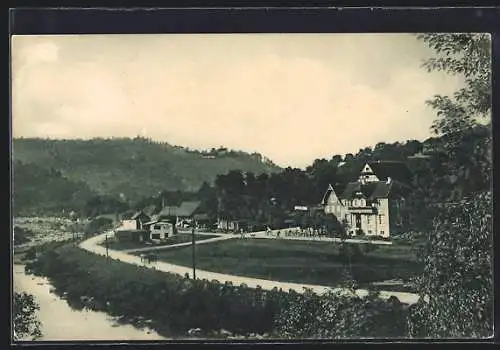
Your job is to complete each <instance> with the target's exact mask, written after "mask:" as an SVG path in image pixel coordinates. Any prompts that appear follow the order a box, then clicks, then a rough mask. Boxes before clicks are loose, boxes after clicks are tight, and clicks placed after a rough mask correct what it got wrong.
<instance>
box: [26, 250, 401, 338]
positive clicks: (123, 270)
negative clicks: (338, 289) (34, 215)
mask: <svg viewBox="0 0 500 350" xmlns="http://www.w3.org/2000/svg"><path fill="white" fill-rule="evenodd" d="M27 270H28V271H33V272H35V273H37V274H43V275H46V276H48V277H49V278H50V280H51V283H52V284H53V285H54V287H55V288H56V291H57V292H58V293H59V294H63V293H66V299H67V300H68V303H69V304H70V305H72V306H73V307H82V306H83V305H82V304H81V303H82V301H81V296H88V297H93V303H92V305H91V307H92V308H93V309H96V310H102V311H105V312H108V313H110V314H112V315H115V316H120V317H123V318H125V319H128V320H129V321H131V322H134V321H136V320H137V319H139V318H143V319H149V320H152V321H153V324H152V326H153V328H155V329H156V330H157V331H159V332H160V333H163V334H166V335H168V336H170V337H172V336H175V335H181V336H182V335H185V334H186V332H187V331H188V330H189V329H192V328H200V329H202V330H203V332H204V334H205V335H210V334H213V332H217V331H220V330H221V329H225V330H227V331H229V332H231V333H233V334H239V335H249V334H251V333H254V334H267V335H269V336H273V337H285V338H286V337H301V336H310V337H316V338H319V337H331V336H336V337H338V338H342V337H361V336H371V337H383V336H385V337H391V336H404V330H403V328H401V327H399V326H398V325H399V324H400V323H401V317H402V316H401V314H400V311H398V309H397V308H392V307H391V306H390V305H389V304H390V303H391V302H385V301H381V300H376V298H375V297H373V296H369V297H367V298H358V297H357V296H354V295H353V296H341V295H338V294H334V293H330V294H328V295H326V296H323V297H318V296H315V295H314V294H311V293H306V294H304V295H302V294H298V293H295V292H284V291H281V290H277V289H274V290H272V291H264V290H262V289H251V288H248V287H246V286H244V285H242V286H233V285H231V284H229V283H225V284H222V283H219V282H218V281H207V280H196V281H193V280H190V279H188V278H185V277H184V278H183V277H181V276H179V275H173V274H167V273H164V272H160V271H155V270H151V269H148V268H145V267H138V266H134V265H130V264H126V263H122V262H119V261H113V260H109V261H108V260H107V259H106V258H105V257H102V256H96V255H93V254H91V253H88V252H85V251H82V250H79V249H78V248H75V247H72V246H62V247H60V248H58V249H55V250H50V251H45V252H44V253H43V254H42V255H41V256H40V257H39V258H38V259H37V260H36V261H34V262H33V263H30V264H28V265H27ZM316 305H322V309H320V310H321V311H317V312H316V311H315V310H316ZM330 305H331V306H333V305H340V306H338V307H337V309H336V310H342V311H338V312H337V311H334V310H330ZM87 306H88V305H87ZM332 312H333V313H332ZM354 314H356V315H357V316H356V317H358V318H359V320H363V319H366V320H372V319H373V320H375V321H373V322H372V321H367V322H365V323H362V325H361V326H360V324H358V322H357V321H356V319H354V318H353V321H352V322H350V323H345V321H346V318H345V317H346V315H354ZM307 315H309V316H311V317H313V318H317V321H315V322H316V323H315V324H321V325H322V327H318V330H317V332H315V333H312V332H304V331H303V325H304V323H303V322H295V321H293V320H295V319H296V318H297V317H299V318H300V317H305V316H307ZM350 317H351V316H350ZM318 322H319V323H318ZM381 324H383V325H384V326H383V327H381ZM403 324H404V322H403ZM386 325H389V326H386ZM384 327H387V329H385V328H384ZM330 328H331V331H330V333H329V332H328V331H327V330H328V329H330ZM331 332H336V333H331Z"/></svg>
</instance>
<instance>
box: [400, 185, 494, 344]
mask: <svg viewBox="0 0 500 350" xmlns="http://www.w3.org/2000/svg"><path fill="white" fill-rule="evenodd" d="M491 207H492V196H491V193H483V194H479V195H476V196H475V198H473V199H472V200H468V201H466V202H464V203H460V204H457V205H450V206H448V207H447V208H446V209H445V210H443V211H442V212H441V213H440V214H439V216H438V217H437V218H436V219H435V222H434V231H433V232H432V234H431V235H430V237H429V241H428V242H427V243H426V249H425V250H424V254H422V256H421V260H422V262H423V263H424V266H425V268H424V272H423V274H422V275H421V276H419V278H418V279H417V281H416V282H417V286H418V288H419V293H420V295H421V297H422V299H423V300H422V301H421V302H420V303H419V304H417V305H416V306H415V307H414V309H413V310H412V313H411V318H410V335H411V336H413V337H433V338H440V337H454V338H455V337H467V338H475V337H487V336H491V335H492V334H493V274H492V267H493V266H492V263H493V260H492V251H493V240H492V215H491V211H492V210H491ZM457 320H467V321H466V322H457Z"/></svg>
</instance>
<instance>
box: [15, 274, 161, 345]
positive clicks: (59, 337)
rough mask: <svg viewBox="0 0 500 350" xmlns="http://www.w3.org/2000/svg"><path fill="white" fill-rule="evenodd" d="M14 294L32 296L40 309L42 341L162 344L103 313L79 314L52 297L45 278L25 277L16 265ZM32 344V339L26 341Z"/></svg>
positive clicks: (157, 337) (148, 332) (155, 337)
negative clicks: (120, 341)
mask: <svg viewBox="0 0 500 350" xmlns="http://www.w3.org/2000/svg"><path fill="white" fill-rule="evenodd" d="M13 283H14V290H16V291H25V292H26V293H29V294H33V295H34V296H35V299H36V301H37V302H38V304H39V305H40V310H39V312H38V318H39V320H40V322H41V323H42V327H41V328H42V329H41V330H42V333H43V337H42V338H39V339H37V340H40V341H64V340H70V341H75V340H76V341H78V340H117V341H119V340H162V339H165V338H164V337H162V336H160V335H158V333H156V332H155V331H152V330H147V329H144V330H140V329H137V328H135V327H133V326H131V325H121V324H120V325H119V324H117V323H116V322H115V319H114V318H113V317H111V316H109V315H107V314H106V313H104V312H95V311H78V310H73V309H71V308H70V307H69V305H68V304H67V302H66V301H65V300H63V299H61V298H59V297H58V296H56V295H55V294H53V293H51V292H50V290H51V288H52V286H51V285H50V283H49V282H48V281H47V279H46V278H42V277H35V276H30V275H26V274H25V272H24V266H23V265H14V277H13ZM27 340H29V339H27Z"/></svg>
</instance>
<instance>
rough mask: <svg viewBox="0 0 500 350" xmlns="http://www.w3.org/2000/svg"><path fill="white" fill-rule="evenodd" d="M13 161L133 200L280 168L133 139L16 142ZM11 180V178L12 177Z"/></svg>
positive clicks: (254, 158) (230, 154)
mask: <svg viewBox="0 0 500 350" xmlns="http://www.w3.org/2000/svg"><path fill="white" fill-rule="evenodd" d="M13 159H14V161H19V162H21V163H23V164H32V165H37V166H39V167H41V168H43V169H52V170H56V171H58V172H59V173H60V174H61V175H62V176H63V177H64V178H66V179H68V180H69V181H71V182H77V183H84V184H86V185H87V186H88V187H89V188H90V189H91V190H92V191H93V192H95V193H98V194H103V195H122V196H125V197H126V198H130V199H137V198H141V197H145V196H151V195H156V194H157V193H158V192H159V191H162V190H181V191H195V190H198V188H199V187H200V186H201V185H202V183H203V182H204V181H207V182H209V183H212V182H213V181H214V180H215V178H216V176H217V175H218V174H224V173H227V172H228V171H230V170H233V169H239V170H241V171H249V172H253V173H255V174H261V173H272V172H277V171H280V170H281V168H280V167H278V166H277V165H275V164H273V163H272V162H271V161H270V160H269V159H267V158H266V157H264V156H262V155H261V154H259V153H252V154H249V153H246V152H242V151H234V150H228V149H227V148H224V147H220V148H218V149H211V150H206V151H199V150H190V149H189V148H185V147H181V146H173V145H170V144H168V143H166V142H156V141H153V140H150V139H146V138H142V137H136V138H133V139H132V138H112V139H104V138H94V139H88V140H82V139H72V140H57V139H41V138H16V139H14V140H13ZM14 179H15V175H14Z"/></svg>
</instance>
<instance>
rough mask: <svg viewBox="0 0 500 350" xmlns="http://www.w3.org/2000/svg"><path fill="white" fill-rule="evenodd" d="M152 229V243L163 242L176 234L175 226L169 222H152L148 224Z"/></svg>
mask: <svg viewBox="0 0 500 350" xmlns="http://www.w3.org/2000/svg"><path fill="white" fill-rule="evenodd" d="M145 225H148V226H149V227H150V230H149V232H150V239H151V240H152V241H162V240H164V239H165V238H168V237H171V236H173V235H174V234H175V229H174V224H173V223H171V222H167V221H151V222H148V223H146V224H145Z"/></svg>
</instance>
